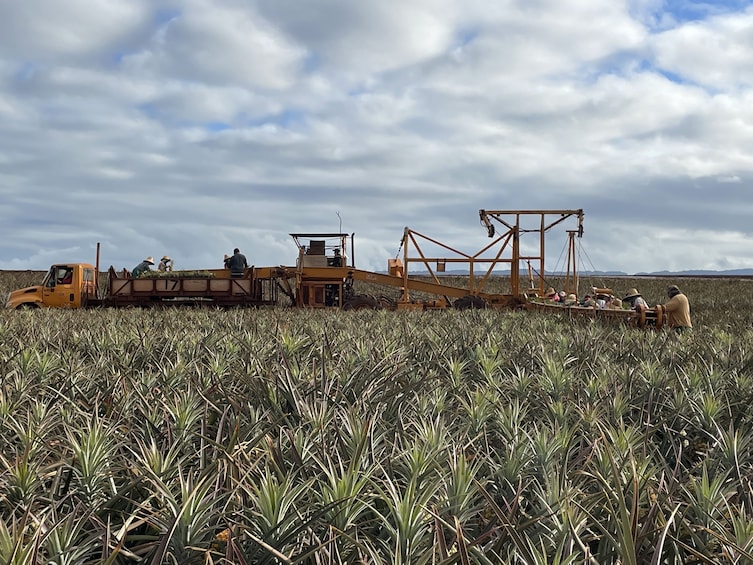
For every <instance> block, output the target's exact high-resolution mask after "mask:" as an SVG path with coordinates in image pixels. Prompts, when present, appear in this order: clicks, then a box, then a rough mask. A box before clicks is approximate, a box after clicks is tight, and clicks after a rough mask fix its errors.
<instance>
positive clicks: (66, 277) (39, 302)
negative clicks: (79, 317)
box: [5, 263, 96, 308]
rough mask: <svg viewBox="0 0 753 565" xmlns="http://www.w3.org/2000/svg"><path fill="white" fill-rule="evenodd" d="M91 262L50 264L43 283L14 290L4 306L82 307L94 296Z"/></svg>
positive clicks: (94, 277)
mask: <svg viewBox="0 0 753 565" xmlns="http://www.w3.org/2000/svg"><path fill="white" fill-rule="evenodd" d="M95 274H96V273H95V269H94V266H92V265H90V264H88V263H65V264H59V265H52V266H51V267H50V270H49V271H48V272H47V274H46V275H45V277H44V279H43V280H42V284H40V285H37V286H30V287H28V288H21V289H19V290H14V291H13V292H11V293H10V294H9V295H8V301H7V303H6V305H5V306H6V307H7V308H81V307H82V306H85V305H86V303H87V301H89V300H91V299H94V298H96V276H95Z"/></svg>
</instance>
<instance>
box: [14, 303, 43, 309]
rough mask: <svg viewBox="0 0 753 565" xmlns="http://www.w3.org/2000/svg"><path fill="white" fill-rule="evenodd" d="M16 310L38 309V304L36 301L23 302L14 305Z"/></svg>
mask: <svg viewBox="0 0 753 565" xmlns="http://www.w3.org/2000/svg"><path fill="white" fill-rule="evenodd" d="M16 310H39V304H37V303H36V302H24V303H23V304H19V305H18V306H17V307H16Z"/></svg>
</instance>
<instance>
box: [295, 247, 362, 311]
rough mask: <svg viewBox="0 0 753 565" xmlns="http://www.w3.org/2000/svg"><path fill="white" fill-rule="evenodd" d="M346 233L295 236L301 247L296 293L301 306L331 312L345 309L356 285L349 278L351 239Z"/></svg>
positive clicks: (299, 250)
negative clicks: (298, 282) (344, 305)
mask: <svg viewBox="0 0 753 565" xmlns="http://www.w3.org/2000/svg"><path fill="white" fill-rule="evenodd" d="M353 235H354V234H346V233H291V234H290V236H291V237H292V238H293V241H294V242H295V244H296V247H298V259H297V262H296V271H297V273H298V276H299V280H300V288H299V292H297V293H296V303H297V305H298V306H308V307H310V308H328V307H336V308H340V307H342V306H343V301H344V300H345V298H347V294H348V293H349V292H350V288H351V285H352V279H351V278H350V277H348V273H347V271H348V269H349V268H350V269H352V268H353V266H352V265H351V266H350V267H348V256H347V250H348V239H350V245H351V249H352V247H353Z"/></svg>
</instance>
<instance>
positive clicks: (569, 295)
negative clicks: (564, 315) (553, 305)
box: [567, 294, 578, 302]
mask: <svg viewBox="0 0 753 565" xmlns="http://www.w3.org/2000/svg"><path fill="white" fill-rule="evenodd" d="M571 300H573V301H576V302H577V301H578V297H577V296H575V295H574V294H568V295H567V301H568V302H570V301H571Z"/></svg>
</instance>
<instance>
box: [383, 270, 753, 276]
mask: <svg viewBox="0 0 753 565" xmlns="http://www.w3.org/2000/svg"><path fill="white" fill-rule="evenodd" d="M382 272H384V271H382ZM411 274H413V275H428V274H429V272H428V271H418V270H416V271H411ZM435 274H436V275H437V276H440V277H441V276H466V275H468V271H467V270H463V269H455V270H451V271H445V272H443V273H437V272H435ZM476 274H477V275H479V274H481V275H483V274H484V272H480V273H479V272H478V271H476ZM494 274H495V275H499V276H507V275H508V274H509V273H508V272H507V271H501V272H496V271H495V272H494ZM520 276H521V277H528V271H527V270H524V269H521V271H520ZM563 276H565V273H563V272H561V271H555V272H547V273H546V274H545V277H563ZM578 276H580V277H583V276H589V277H753V269H728V270H725V271H714V270H705V269H689V270H685V271H641V272H639V273H633V274H630V273H626V272H625V271H578Z"/></svg>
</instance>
